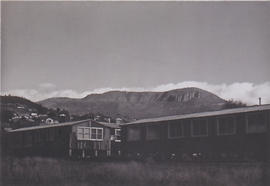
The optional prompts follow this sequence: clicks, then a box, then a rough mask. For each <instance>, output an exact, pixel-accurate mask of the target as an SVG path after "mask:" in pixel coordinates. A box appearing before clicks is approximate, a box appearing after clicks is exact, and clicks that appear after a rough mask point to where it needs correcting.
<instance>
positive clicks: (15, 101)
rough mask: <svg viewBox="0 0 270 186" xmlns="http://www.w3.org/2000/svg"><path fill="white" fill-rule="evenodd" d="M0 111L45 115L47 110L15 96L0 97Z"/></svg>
mask: <svg viewBox="0 0 270 186" xmlns="http://www.w3.org/2000/svg"><path fill="white" fill-rule="evenodd" d="M0 99H1V100H0V103H1V110H9V111H11V112H15V113H19V114H25V113H29V112H37V113H41V114H42V113H46V112H47V111H48V109H47V108H45V107H44V106H41V105H40V104H38V103H35V102H32V101H30V100H28V99H25V98H22V97H17V96H1V97H0Z"/></svg>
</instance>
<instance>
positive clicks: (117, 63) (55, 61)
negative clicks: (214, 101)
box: [1, 1, 270, 104]
mask: <svg viewBox="0 0 270 186" xmlns="http://www.w3.org/2000/svg"><path fill="white" fill-rule="evenodd" d="M269 9H270V2H85V1H82V2H2V6H1V18H2V20H1V35H2V40H1V42H2V43H1V53H2V55H1V94H12V95H18V96H23V97H26V98H28V99H31V100H33V101H38V100H42V99H45V98H49V97H56V96H57V97H58V96H60V97H63V96H65V97H84V96H86V95H87V94H90V93H103V92H106V91H110V90H126V91H167V90H171V89H176V88H184V87H192V86H196V87H198V88H203V89H205V90H208V91H211V92H213V93H215V94H217V95H218V96H220V97H222V98H224V99H234V100H240V101H243V102H246V103H248V104H257V103H258V98H259V97H262V103H270V75H269V74H270V73H269V72H270V21H269V20H270V11H269Z"/></svg>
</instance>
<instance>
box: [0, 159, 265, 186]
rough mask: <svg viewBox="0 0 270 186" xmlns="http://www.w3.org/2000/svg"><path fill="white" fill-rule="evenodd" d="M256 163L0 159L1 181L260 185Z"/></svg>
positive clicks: (260, 168)
mask: <svg viewBox="0 0 270 186" xmlns="http://www.w3.org/2000/svg"><path fill="white" fill-rule="evenodd" d="M263 171H264V170H263V166H262V164H259V163H220V164H217V163H211V164H210V163H208V164H207V163H204V164H197V163H169V162H167V163H153V162H152V163H142V162H134V161H133V162H90V161H67V160H57V159H45V158H24V159H11V158H10V159H7V160H5V161H3V162H2V178H3V180H2V181H3V184H2V185H7V186H8V185H27V186H31V185H33V186H34V185H35V186H36V185H41V186H43V185H44V186H45V185H46V186H47V185H52V186H53V185H55V186H56V185H57V186H60V185H63V186H73V185H78V186H86V185H87V186H92V185H93V186H94V185H95V186H110V185H111V186H127V185H129V186H149V185H154V186H159V185H160V186H164V185H168V186H177V185H183V186H255V185H256V186H263V181H262V177H263Z"/></svg>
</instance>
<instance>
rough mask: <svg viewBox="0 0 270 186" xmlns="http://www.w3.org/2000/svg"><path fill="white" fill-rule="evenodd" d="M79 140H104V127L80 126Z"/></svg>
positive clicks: (78, 130) (78, 131)
mask: <svg viewBox="0 0 270 186" xmlns="http://www.w3.org/2000/svg"><path fill="white" fill-rule="evenodd" d="M77 139H78V140H103V128H97V127H78V128H77Z"/></svg>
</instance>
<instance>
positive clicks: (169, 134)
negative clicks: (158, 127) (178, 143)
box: [168, 120, 185, 139]
mask: <svg viewBox="0 0 270 186" xmlns="http://www.w3.org/2000/svg"><path fill="white" fill-rule="evenodd" d="M178 121H179V122H180V123H171V122H172V121H170V122H169V123H168V139H179V138H184V137H185V132H184V129H185V126H184V122H183V120H178ZM172 125H181V133H182V134H181V136H174V137H173V136H171V126H172Z"/></svg>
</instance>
